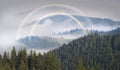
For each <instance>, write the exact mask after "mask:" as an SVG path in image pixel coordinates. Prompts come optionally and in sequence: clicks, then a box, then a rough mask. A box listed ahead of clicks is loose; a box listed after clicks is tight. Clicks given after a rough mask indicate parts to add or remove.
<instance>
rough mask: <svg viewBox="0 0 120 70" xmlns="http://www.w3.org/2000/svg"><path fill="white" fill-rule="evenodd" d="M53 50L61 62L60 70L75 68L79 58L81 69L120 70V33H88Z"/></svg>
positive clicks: (72, 69)
mask: <svg viewBox="0 0 120 70" xmlns="http://www.w3.org/2000/svg"><path fill="white" fill-rule="evenodd" d="M53 52H54V54H55V56H57V58H58V59H60V61H61V63H62V70H76V68H77V67H76V65H77V64H78V61H79V58H81V59H82V69H83V70H120V34H115V35H107V36H101V35H98V34H97V33H95V34H90V35H87V36H85V37H82V38H79V39H77V40H74V41H72V42H70V43H69V44H64V45H63V46H62V47H60V48H58V49H55V50H53ZM78 67H81V66H78ZM79 69H80V68H78V70H79Z"/></svg>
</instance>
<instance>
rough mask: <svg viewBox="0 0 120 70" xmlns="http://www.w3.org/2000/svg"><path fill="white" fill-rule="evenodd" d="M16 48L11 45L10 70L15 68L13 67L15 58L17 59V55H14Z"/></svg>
mask: <svg viewBox="0 0 120 70" xmlns="http://www.w3.org/2000/svg"><path fill="white" fill-rule="evenodd" d="M16 56H17V55H16V49H15V47H13V49H12V52H11V69H12V70H16V69H15V66H16V60H17V57H16Z"/></svg>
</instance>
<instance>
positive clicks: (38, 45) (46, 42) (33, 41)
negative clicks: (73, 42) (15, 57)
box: [17, 36, 70, 50]
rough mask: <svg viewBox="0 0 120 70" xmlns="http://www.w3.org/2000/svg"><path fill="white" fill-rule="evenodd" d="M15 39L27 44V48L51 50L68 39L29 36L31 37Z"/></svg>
mask: <svg viewBox="0 0 120 70" xmlns="http://www.w3.org/2000/svg"><path fill="white" fill-rule="evenodd" d="M17 41H18V42H20V43H22V44H24V45H25V46H27V47H26V48H28V49H41V50H42V49H43V50H51V49H54V48H58V47H59V46H62V44H63V43H68V42H69V41H70V40H65V39H59V38H50V37H39V36H31V37H25V38H21V39H19V40H17Z"/></svg>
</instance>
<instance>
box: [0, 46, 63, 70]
mask: <svg viewBox="0 0 120 70" xmlns="http://www.w3.org/2000/svg"><path fill="white" fill-rule="evenodd" d="M0 70H61V63H60V61H59V60H58V59H57V58H56V57H55V56H54V54H53V53H52V52H50V53H46V54H44V55H41V54H40V53H39V54H36V52H35V51H31V52H30V53H29V54H27V52H26V49H21V50H20V51H19V52H18V54H17V52H16V49H15V47H14V48H13V50H12V51H11V55H9V53H7V52H4V54H3V56H2V55H0Z"/></svg>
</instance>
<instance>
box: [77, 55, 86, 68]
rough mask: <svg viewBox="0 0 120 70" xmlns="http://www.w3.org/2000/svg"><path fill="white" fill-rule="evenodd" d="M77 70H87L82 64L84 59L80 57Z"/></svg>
mask: <svg viewBox="0 0 120 70" xmlns="http://www.w3.org/2000/svg"><path fill="white" fill-rule="evenodd" d="M76 70H85V67H84V65H83V62H82V58H81V57H80V58H79V60H78V64H77V68H76Z"/></svg>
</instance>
